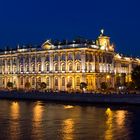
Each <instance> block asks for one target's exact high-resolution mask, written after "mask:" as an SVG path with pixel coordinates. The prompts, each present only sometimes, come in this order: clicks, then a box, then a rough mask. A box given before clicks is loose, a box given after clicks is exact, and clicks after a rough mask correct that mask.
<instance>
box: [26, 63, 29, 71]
mask: <svg viewBox="0 0 140 140" xmlns="http://www.w3.org/2000/svg"><path fill="white" fill-rule="evenodd" d="M26 72H29V65H28V64H27V65H26Z"/></svg>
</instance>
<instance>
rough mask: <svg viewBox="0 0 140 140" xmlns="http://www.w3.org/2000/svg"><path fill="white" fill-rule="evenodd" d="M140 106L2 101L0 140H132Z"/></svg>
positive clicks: (138, 124) (136, 136)
mask: <svg viewBox="0 0 140 140" xmlns="http://www.w3.org/2000/svg"><path fill="white" fill-rule="evenodd" d="M139 130H140V107H138V106H117V107H115V106H104V105H101V106H99V105H98V106H97V105H94V106H89V105H88V106H86V105H84V106H83V105H82V106H81V105H64V104H55V103H47V102H40V101H37V102H33V101H17V102H14V101H8V100H0V140H1V139H3V140H8V139H11V140H129V139H130V140H131V139H139V137H140V133H139Z"/></svg>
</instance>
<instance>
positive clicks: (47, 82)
mask: <svg viewBox="0 0 140 140" xmlns="http://www.w3.org/2000/svg"><path fill="white" fill-rule="evenodd" d="M49 82H50V80H49V77H47V79H46V84H47V86H49Z"/></svg>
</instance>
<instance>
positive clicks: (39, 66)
mask: <svg viewBox="0 0 140 140" xmlns="http://www.w3.org/2000/svg"><path fill="white" fill-rule="evenodd" d="M38 71H39V72H40V71H41V64H38Z"/></svg>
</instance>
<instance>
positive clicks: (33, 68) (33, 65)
mask: <svg viewBox="0 0 140 140" xmlns="http://www.w3.org/2000/svg"><path fill="white" fill-rule="evenodd" d="M32 71H33V72H35V64H32Z"/></svg>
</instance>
